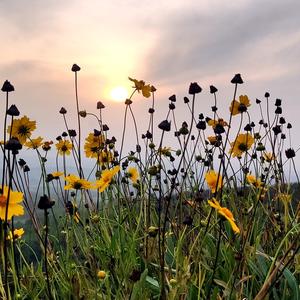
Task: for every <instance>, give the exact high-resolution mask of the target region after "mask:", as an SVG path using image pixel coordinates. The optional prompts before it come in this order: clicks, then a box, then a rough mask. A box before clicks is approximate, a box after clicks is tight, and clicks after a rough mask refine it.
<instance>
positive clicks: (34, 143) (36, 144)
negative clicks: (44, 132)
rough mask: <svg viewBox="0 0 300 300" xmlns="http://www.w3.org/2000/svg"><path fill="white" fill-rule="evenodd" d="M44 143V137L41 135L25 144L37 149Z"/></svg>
mask: <svg viewBox="0 0 300 300" xmlns="http://www.w3.org/2000/svg"><path fill="white" fill-rule="evenodd" d="M42 145H43V138H42V137H41V136H39V137H37V138H36V139H30V140H29V141H28V142H26V143H25V146H26V147H27V148H29V149H37V148H39V147H41V146H42Z"/></svg>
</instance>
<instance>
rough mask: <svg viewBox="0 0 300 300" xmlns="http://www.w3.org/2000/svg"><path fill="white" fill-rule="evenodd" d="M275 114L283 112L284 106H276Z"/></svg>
mask: <svg viewBox="0 0 300 300" xmlns="http://www.w3.org/2000/svg"><path fill="white" fill-rule="evenodd" d="M275 114H277V115H280V114H282V108H281V106H277V107H276V109H275Z"/></svg>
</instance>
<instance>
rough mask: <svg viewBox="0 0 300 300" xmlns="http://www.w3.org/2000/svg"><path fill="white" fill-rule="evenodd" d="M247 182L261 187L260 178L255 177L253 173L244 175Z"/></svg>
mask: <svg viewBox="0 0 300 300" xmlns="http://www.w3.org/2000/svg"><path fill="white" fill-rule="evenodd" d="M246 179H247V182H248V183H249V184H251V185H253V186H254V187H256V188H260V187H262V182H261V180H260V179H258V178H256V177H255V176H254V175H252V174H247V176H246Z"/></svg>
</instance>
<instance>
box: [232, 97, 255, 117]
mask: <svg viewBox="0 0 300 300" xmlns="http://www.w3.org/2000/svg"><path fill="white" fill-rule="evenodd" d="M249 106H250V100H249V98H248V96H246V95H241V96H240V97H239V101H236V100H233V101H232V102H231V105H230V108H229V111H230V113H232V115H233V116H235V115H237V114H240V113H242V112H245V111H247V107H249Z"/></svg>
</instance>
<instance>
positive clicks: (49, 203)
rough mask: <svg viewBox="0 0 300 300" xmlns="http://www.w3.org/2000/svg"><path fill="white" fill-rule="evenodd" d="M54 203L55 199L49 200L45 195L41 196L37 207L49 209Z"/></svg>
mask: <svg viewBox="0 0 300 300" xmlns="http://www.w3.org/2000/svg"><path fill="white" fill-rule="evenodd" d="M54 204H55V201H53V200H51V199H50V198H49V197H48V196H47V195H44V196H41V197H40V201H39V203H38V208H39V209H49V208H51V207H52V206H53V205H54Z"/></svg>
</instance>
